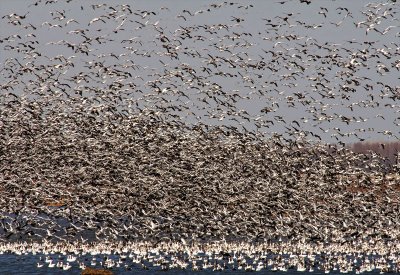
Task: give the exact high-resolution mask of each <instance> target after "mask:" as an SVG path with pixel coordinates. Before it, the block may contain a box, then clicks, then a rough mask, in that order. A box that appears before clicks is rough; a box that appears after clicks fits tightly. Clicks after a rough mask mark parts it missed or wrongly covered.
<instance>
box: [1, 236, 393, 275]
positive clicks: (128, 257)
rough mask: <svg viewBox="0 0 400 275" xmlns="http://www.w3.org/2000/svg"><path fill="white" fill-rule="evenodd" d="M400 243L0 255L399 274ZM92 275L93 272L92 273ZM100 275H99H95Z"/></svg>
mask: <svg viewBox="0 0 400 275" xmlns="http://www.w3.org/2000/svg"><path fill="white" fill-rule="evenodd" d="M399 246H400V242H399V241H398V240H397V241H396V242H394V243H391V244H389V245H388V244H387V243H385V242H382V240H380V239H379V238H374V239H371V240H370V242H369V245H368V246H366V245H365V244H364V243H362V242H353V243H351V244H344V243H329V244H328V243H325V244H322V243H320V244H315V243H314V244H312V243H308V242H306V241H305V240H302V241H299V242H289V243H288V242H282V241H278V242H264V243H262V244H250V243H248V242H234V243H228V242H226V241H217V242H211V243H192V244H190V245H189V244H187V243H178V242H159V243H157V244H154V243H153V242H146V241H144V242H127V243H126V242H124V243H120V242H112V243H107V242H106V243H101V244H100V243H97V244H83V243H80V242H76V243H57V244H54V243H48V242H44V243H41V244H38V243H27V242H22V243H12V244H11V243H8V244H3V245H0V254H3V253H15V254H16V255H27V254H33V255H35V256H36V257H37V258H38V261H37V263H36V266H37V268H39V269H45V268H49V269H59V270H70V269H72V270H79V269H81V270H84V271H85V270H88V271H89V272H88V274H89V273H90V271H92V272H93V271H94V272H96V270H97V271H98V270H99V269H98V267H100V268H102V269H100V270H101V271H103V272H104V274H112V273H106V272H107V271H108V270H115V271H118V272H123V271H128V272H140V271H142V270H150V271H167V270H174V271H177V270H192V271H230V272H232V271H239V272H240V271H262V272H265V271H272V272H292V271H297V272H314V271H315V272H316V273H319V274H321V273H322V274H323V273H325V274H328V273H330V272H332V273H356V274H361V273H364V272H377V271H379V272H380V273H393V272H395V273H398V272H400V255H399V254H398V253H397V252H395V251H398V248H399ZM83 274H84V273H83ZM94 274H96V273H94ZM98 274H100V273H98Z"/></svg>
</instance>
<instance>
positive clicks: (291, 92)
mask: <svg viewBox="0 0 400 275" xmlns="http://www.w3.org/2000/svg"><path fill="white" fill-rule="evenodd" d="M44 2H45V1H42V2H41V3H39V4H38V5H37V6H35V5H33V6H29V5H30V4H33V3H35V2H34V1H23V0H18V1H15V0H5V1H4V0H3V1H1V2H0V15H1V17H3V16H6V17H5V18H3V19H1V26H2V28H0V39H1V40H3V42H4V43H2V44H0V70H2V71H1V73H0V83H1V84H4V83H8V82H9V81H10V79H12V77H13V75H15V73H13V72H11V71H9V70H4V68H7V67H8V68H10V66H11V68H13V67H12V66H13V65H12V64H11V63H13V62H11V63H10V60H13V59H17V60H18V61H19V62H20V63H21V64H22V65H23V66H27V67H29V66H40V65H41V64H43V65H46V66H47V65H49V64H53V66H56V65H57V64H58V63H60V62H61V61H60V60H59V59H55V60H54V59H53V60H51V59H52V58H54V57H56V56H58V55H62V56H64V57H66V58H69V61H70V62H71V63H73V64H74V67H72V66H61V67H58V68H56V67H53V70H59V72H60V77H59V81H58V82H59V83H61V84H62V83H66V84H68V85H70V86H71V88H72V89H80V88H79V86H80V85H81V86H82V85H84V84H85V85H89V86H92V87H97V88H99V89H102V90H106V89H107V88H108V87H109V86H110V84H112V83H113V81H116V80H117V81H119V82H120V83H122V84H123V85H125V86H124V88H126V89H127V90H126V92H124V93H123V92H121V96H122V98H124V99H125V98H132V99H135V100H136V102H138V104H139V106H141V107H142V106H149V107H153V108H154V106H162V107H167V106H170V107H171V106H172V107H173V106H180V105H184V106H187V107H188V109H184V110H182V111H176V110H175V111H174V110H172V109H169V110H170V111H171V112H175V113H177V115H179V116H181V117H182V119H183V120H185V121H187V122H188V123H196V121H197V119H196V117H200V119H201V120H202V121H204V122H206V123H210V124H216V125H221V124H224V125H235V126H239V127H240V125H239V124H243V125H244V126H245V127H246V128H248V129H250V130H255V129H257V127H256V126H255V125H256V124H258V125H264V126H261V127H260V128H259V129H258V130H259V131H261V132H264V133H268V134H271V133H272V132H277V133H284V132H286V131H288V130H287V128H290V129H291V131H292V130H293V128H292V127H295V128H297V129H301V130H304V131H310V132H313V133H315V134H316V135H318V136H319V137H321V139H322V140H323V141H326V142H337V141H338V140H341V141H344V142H346V143H348V142H356V141H358V140H360V139H361V140H363V139H365V140H371V139H372V140H397V139H398V138H399V137H400V136H399V130H398V129H399V127H398V124H399V123H400V115H399V114H400V108H399V99H400V78H399V76H400V73H399V69H400V66H398V67H397V68H396V64H400V48H399V47H400V42H399V41H400V39H399V37H400V35H399V32H400V27H399V26H400V24H399V23H400V21H399V20H398V18H400V16H399V15H400V13H399V5H398V3H392V2H391V1H378V2H376V4H369V3H370V2H369V1H346V0H343V1H312V3H311V4H310V5H307V4H305V3H300V1H297V0H288V1H286V3H284V4H280V3H278V2H280V1H252V2H247V1H240V4H236V3H234V4H232V5H231V4H230V2H227V3H226V4H224V3H223V2H222V1H218V2H216V1H201V2H200V1H135V2H131V1H109V2H108V4H107V5H106V6H100V7H96V8H95V9H93V7H92V5H94V4H101V3H103V2H99V1H75V0H72V1H70V2H69V3H67V2H65V1H56V2H55V3H49V4H44ZM232 3H233V2H232ZM379 3H383V4H384V5H378V4H379ZM387 3H390V4H387ZM121 4H129V5H130V9H131V11H132V14H131V13H130V12H129V10H127V9H126V8H125V9H124V7H123V6H121ZM212 4H222V5H221V7H218V6H213V5H212ZM250 4H251V5H252V7H250V6H249V5H250ZM377 5H378V6H377ZM185 10H186V11H185ZM208 10H209V11H208ZM57 11H59V12H61V14H60V13H58V12H57ZM144 11H147V13H146V12H144ZM27 12H29V13H28V14H27V15H26V18H23V19H19V20H17V21H20V23H21V25H20V24H19V23H17V22H14V23H13V22H12V21H13V20H15V17H10V18H8V17H7V15H10V14H12V13H16V14H18V15H25V14H26V13H27ZM150 12H155V13H156V14H155V15H154V14H152V13H150ZM110 13H112V14H111V15H110ZM135 13H136V14H135ZM101 16H107V17H108V18H106V17H103V18H102V19H103V20H104V21H105V22H106V23H104V22H103V21H102V20H97V21H94V22H92V23H91V24H90V22H91V20H92V19H94V18H101ZM57 17H58V18H57ZM64 17H65V18H64ZM70 19H75V20H76V21H77V22H75V21H70V22H69V23H68V24H67V22H68V20H70ZM237 21H240V22H237ZM363 21H365V23H362V22H363ZM44 22H48V23H44ZM357 23H359V24H358V26H357ZM29 24H32V26H33V27H32V26H30V25H29ZM268 24H270V25H268ZM372 24H374V25H372ZM57 25H59V26H61V27H59V26H57ZM274 25H276V27H275V26H274ZM24 26H25V27H24ZM210 26H211V27H210ZM369 26H370V30H368V32H367V29H368V28H369ZM390 26H392V27H390ZM385 30H386V31H385ZM82 31H83V32H82ZM30 34H33V35H34V36H35V37H34V36H32V35H30ZM12 35H18V36H15V37H12ZM10 36H11V37H10ZM19 37H20V38H19ZM163 37H164V38H163ZM129 39H131V41H127V40H129ZM29 41H32V42H29ZM36 41H37V42H36ZM18 43H24V44H25V45H28V44H27V43H30V44H29V45H31V46H32V47H33V48H34V50H35V51H36V52H38V53H40V56H37V55H35V54H32V53H31V54H27V53H26V52H25V53H23V51H24V50H25V51H26V50H29V49H28V48H27V46H23V45H22V44H18ZM368 43H369V44H368ZM68 44H70V45H71V44H75V45H74V47H75V48H74V49H72V48H71V47H68ZM79 44H81V45H82V44H84V45H85V47H86V48H85V49H87V50H88V54H87V55H86V54H85V53H83V52H79V51H76V48H77V46H78V45H79ZM165 46H171V47H172V46H173V47H172V48H171V51H173V52H176V53H177V54H178V57H179V58H178V59H175V58H171V57H170V56H168V55H166V53H167V51H166V48H165ZM19 49H20V50H19ZM18 51H19V52H18ZM110 54H111V55H110ZM113 55H115V56H113ZM116 56H118V58H117V57H116ZM213 59H214V60H217V61H216V62H217V63H216V64H217V65H216V66H214V65H213V64H212V62H213ZM227 60H229V61H230V62H228V61H227ZM30 62H32V63H30ZM90 62H92V63H90ZM93 62H103V64H105V65H106V66H114V68H118V69H119V70H124V71H125V72H129V73H130V74H131V76H130V77H129V78H127V79H118V76H115V77H112V76H109V75H104V71H100V72H99V74H98V77H97V78H96V76H95V72H96V70H97V71H99V68H97V69H95V68H91V69H89V68H88V66H91V65H92V64H93ZM396 62H399V63H396ZM133 64H134V66H132V65H133ZM232 64H237V65H236V66H235V68H233V66H232ZM263 64H264V65H263ZM123 65H130V66H131V67H126V66H125V67H124V66H123ZM253 65H254V66H253ZM258 65H260V67H258V68H257V66H258ZM352 66H354V68H355V69H354V71H353V72H352V71H351V70H350V69H349V67H352ZM189 67H190V68H191V69H193V70H194V71H195V73H194V74H195V75H196V76H198V77H200V79H201V81H199V80H196V79H194V78H193V77H192V76H191V74H190V73H188V72H187V71H186V72H185V73H183V74H182V75H183V77H182V78H180V77H177V76H174V74H176V73H180V72H182V70H183V69H184V68H189ZM385 68H387V71H385ZM207 70H208V71H207ZM89 71H90V72H93V74H92V77H93V78H94V80H88V82H87V83H85V81H80V82H79V83H77V82H76V81H73V80H72V77H73V76H76V75H79V74H80V73H81V72H83V73H88V72H89ZM346 72H347V73H346ZM292 73H295V74H293V75H291V74H292ZM350 73H351V74H350ZM223 74H225V75H223ZM229 74H230V75H229ZM102 77H103V78H102ZM34 78H35V76H33V75H27V74H23V75H19V76H18V77H17V82H18V83H19V84H18V83H16V84H15V85H13V87H14V93H16V94H21V93H22V90H23V89H24V87H25V89H26V91H25V93H30V92H31V90H29V88H26V87H29V86H26V85H25V84H22V81H23V82H25V83H29V80H32V79H34ZM153 82H154V83H156V84H157V86H159V87H160V89H161V90H163V91H164V92H163V93H162V94H163V96H164V97H165V98H166V99H168V100H171V102H168V103H167V102H160V101H159V96H158V92H156V91H155V88H154V87H152V86H151V83H153ZM200 82H201V83H200ZM128 83H131V84H134V85H135V86H136V88H132V86H129V87H128V86H127V85H128ZM200 84H203V86H201V85H200ZM215 84H218V85H215ZM44 85H47V84H46V83H44ZM385 85H386V87H385ZM30 87H32V89H33V90H34V89H37V88H38V87H37V86H34V85H32V86H30ZM127 87H128V88H127ZM193 87H199V88H200V89H197V88H193ZM81 88H82V87H81ZM129 89H130V90H129ZM139 89H140V90H142V92H143V93H139V92H135V91H136V90H139ZM179 91H181V92H183V93H184V94H185V95H186V96H187V97H186V96H183V95H182V94H181V93H179ZM205 91H208V92H205ZM70 92H71V94H73V92H72V91H70ZM396 93H397V94H398V97H393V95H394V94H396ZM232 94H238V95H239V96H240V97H242V98H240V97H239V96H237V97H235V96H232ZM145 95H146V96H145ZM210 95H214V96H215V98H216V99H217V101H215V100H214V99H213V98H211V97H210ZM84 96H85V93H84ZM86 96H87V97H90V96H93V94H91V93H90V92H88V93H87V94H86ZM390 97H392V99H391V98H390ZM232 98H233V99H235V100H232ZM203 99H205V101H206V102H205V101H203ZM219 100H220V101H221V102H230V104H231V106H233V107H227V106H226V105H224V104H221V103H218V102H219ZM124 102H125V101H124ZM126 105H128V103H126ZM378 105H379V106H378ZM350 107H352V108H350ZM265 108H268V109H270V110H271V112H268V113H265V112H262V110H265ZM232 110H236V113H235V112H233V111H232ZM244 111H245V112H244ZM210 116H211V117H210ZM268 121H273V123H274V124H273V125H272V123H270V122H268ZM294 121H295V122H294ZM299 125H300V126H299ZM266 126H268V127H266ZM387 131H390V132H391V133H392V135H390V134H388V132H387ZM355 134H356V135H357V136H356V135H355ZM308 138H311V139H317V137H313V136H311V135H310V136H308Z"/></svg>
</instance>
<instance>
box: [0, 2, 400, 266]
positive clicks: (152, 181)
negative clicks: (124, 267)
mask: <svg viewBox="0 0 400 275" xmlns="http://www.w3.org/2000/svg"><path fill="white" fill-rule="evenodd" d="M346 3H347V2H345V1H343V2H340V1H336V2H333V3H331V4H330V6H329V7H320V6H319V5H321V4H322V3H319V2H318V4H317V3H315V2H314V1H304V0H300V1H297V0H292V1H291V0H285V1H278V2H276V3H274V5H276V6H277V7H278V8H281V9H282V13H281V14H278V15H276V16H275V15H274V16H273V17H265V14H264V15H262V14H259V13H257V5H256V4H248V5H247V4H240V3H235V2H229V1H228V2H221V3H212V4H211V3H203V4H204V6H203V7H202V8H201V9H200V10H197V11H195V10H190V9H189V8H183V9H182V10H179V8H178V7H163V6H160V7H158V8H157V9H153V10H145V9H138V8H137V6H135V5H133V4H132V5H129V4H117V3H116V4H112V3H105V4H93V5H90V4H87V3H81V2H79V1H74V0H67V1H56V0H46V1H43V0H40V1H37V2H34V3H32V5H30V6H29V7H28V9H26V12H24V11H23V12H19V11H18V12H12V13H9V14H5V15H3V14H2V15H1V23H2V25H6V26H8V28H7V30H2V35H3V34H6V35H5V36H3V37H0V47H1V55H0V65H1V66H0V196H1V198H2V199H1V200H0V238H1V240H2V243H4V247H6V246H7V247H8V248H7V249H5V251H10V248H9V245H16V244H15V242H21V241H28V242H30V243H32V242H40V243H41V242H43V241H45V242H46V243H47V242H54V243H68V242H72V241H74V242H75V241H79V243H81V244H86V243H87V242H92V241H93V242H96V243H99V242H104V241H110V242H112V241H113V242H125V243H130V242H137V241H148V242H151V243H153V244H154V245H155V246H156V247H157V245H159V244H165V243H170V244H171V243H172V244H174V245H178V246H179V245H183V246H185V247H190V245H194V244H206V243H208V242H213V241H218V240H226V241H227V242H228V243H229V244H230V245H231V247H234V246H236V245H237V244H242V245H244V244H245V243H247V244H249V243H254V244H259V243H266V242H271V243H270V244H271V246H275V245H279V246H280V247H281V248H280V250H279V251H278V252H281V254H285V255H286V254H289V253H283V251H292V252H293V255H295V254H296V253H297V252H296V251H297V248H296V245H291V244H293V243H296V242H300V241H301V240H305V242H306V244H304V245H305V246H307V245H308V243H312V244H316V245H318V244H320V245H323V246H324V249H325V250H324V249H319V248H318V249H317V248H315V250H313V251H312V252H310V253H317V252H318V251H319V252H321V251H322V250H323V251H324V253H325V254H327V255H329V256H327V257H326V258H324V259H322V258H319V259H320V260H318V261H319V262H320V263H321V265H318V266H320V267H321V268H322V269H324V270H328V269H329V270H330V269H334V268H338V265H339V266H343V268H344V267H346V268H348V269H349V270H350V268H351V269H352V270H353V269H356V268H358V269H359V271H361V270H368V269H370V268H372V267H371V266H372V265H374V266H377V263H372V262H370V261H365V260H366V259H367V258H363V260H362V262H363V263H366V265H365V266H363V265H360V264H359V263H360V262H358V260H357V259H356V258H355V257H358V256H357V255H362V253H364V254H365V253H367V252H366V251H369V249H371V247H374V245H375V244H376V243H380V244H381V248H382V247H385V246H386V247H387V248H389V247H391V248H393V249H392V250H390V249H389V250H390V251H389V250H385V249H384V248H382V249H383V252H382V251H381V250H380V251H377V250H374V253H376V254H378V255H384V256H382V257H384V259H385V261H383V262H382V266H383V265H387V264H388V261H390V267H388V268H389V269H390V270H397V271H398V266H397V267H396V262H395V260H396V261H397V259H398V258H396V257H398V254H396V253H398V243H397V241H396V240H398V239H399V238H400V227H399V225H400V216H399V214H398V213H399V211H400V207H399V203H400V201H399V198H400V197H399V192H400V184H399V177H398V172H399V170H400V166H399V163H398V162H397V163H390V164H388V162H387V160H385V158H383V157H381V156H379V155H378V154H376V153H374V152H369V153H354V152H352V151H351V150H349V149H348V148H346V146H345V145H346V143H347V142H349V141H351V140H352V141H364V140H368V139H369V138H371V137H384V138H388V139H389V140H398V139H399V136H398V131H397V130H394V129H398V126H399V125H400V123H399V120H400V117H398V113H400V108H399V107H400V105H399V104H398V102H399V99H400V86H399V85H398V83H399V82H398V79H400V78H399V77H398V76H399V70H400V59H399V56H400V44H399V43H398V42H397V41H399V40H398V37H400V32H399V31H400V29H399V22H400V20H399V14H400V13H399V10H400V8H399V5H398V4H397V3H396V2H395V1H380V2H377V3H364V4H363V5H359V4H358V5H356V6H357V7H358V8H359V7H361V8H362V10H352V9H351V6H352V5H349V6H345V5H346ZM324 4H325V2H324ZM340 5H342V6H340ZM343 5H344V6H343ZM177 9H178V10H179V11H178V12H177V13H176V10H177ZM290 10H292V11H290ZM293 10H296V11H298V12H293ZM2 12H3V11H2ZM302 12H303V13H302ZM308 12H313V13H314V14H313V16H310V18H304V16H305V15H306V14H308ZM310 14H311V13H310ZM258 15H259V16H258ZM71 16H73V17H71ZM38 18H43V20H46V21H44V22H39V21H38ZM315 18H317V22H313V21H312V20H313V19H315ZM257 20H258V21H257ZM206 21H207V22H208V23H207V24H206V23H205V22H206ZM252 26H253V27H252ZM175 27H176V28H175ZM349 29H351V30H352V31H354V33H352V35H354V36H355V37H359V38H358V39H357V38H354V39H351V38H349V39H347V38H345V39H339V38H338V39H337V40H339V41H335V40H333V41H329V40H324V39H326V38H329V37H326V32H329V33H330V34H331V36H332V37H335V35H337V36H338V37H340V35H341V34H343V35H344V36H346V33H344V30H345V31H346V30H347V32H348V30H349ZM7 32H9V34H7ZM357 35H358V36H357ZM321 37H322V38H321ZM320 38H321V39H320ZM321 40H322V41H321ZM396 116H397V117H396ZM364 126H366V127H364ZM328 141H330V142H328ZM327 243H328V244H337V246H335V247H340V248H342V249H344V250H343V251H344V252H346V251H347V250H346V249H347V248H348V247H353V246H357V245H359V247H358V250H357V251H354V253H355V254H353V256H352V257H351V258H346V257H344V256H338V255H336V254H333V252H332V251H335V253H341V252H340V250H337V251H336V250H335V249H336V248H333V247H332V246H330V245H327ZM38 245H39V244H38ZM20 246H21V243H19V244H17V247H20ZM347 246H348V247H347ZM260 249H261V248H260ZM42 250H43V249H42ZM13 251H20V249H19V248H18V249H16V250H13ZM165 251H166V252H165V253H167V254H168V253H169V252H168V251H169V250H168V249H167V250H165ZM229 251H232V250H229ZM254 251H256V252H257V253H258V254H257V253H256V254H254V253H249V254H248V255H247V256H246V257H250V258H251V257H253V258H254V257H256V258H257V260H254V261H253V260H252V262H251V263H249V262H247V260H248V259H249V258H246V257H244V258H241V259H240V253H241V252H240V251H239V250H238V252H237V254H232V252H229V253H228V252H227V254H226V255H225V254H224V253H222V254H221V255H219V256H218V258H215V257H217V256H215V257H214V256H212V257H214V258H211V259H210V258H209V257H211V256H209V255H203V254H202V255H203V256H199V255H197V254H196V253H194V254H193V251H191V252H190V251H189V252H188V251H186V252H185V253H186V254H185V253H183V254H185V255H186V256H184V255H183V254H182V253H181V254H180V256H179V257H183V258H184V259H185V261H183V262H182V263H185V264H183V266H184V267H185V268H186V267H188V266H189V267H190V268H193V269H195V268H200V267H201V266H203V267H206V268H214V269H216V270H219V269H226V268H231V269H232V268H235V269H239V268H244V269H246V268H248V269H252V270H253V269H257V266H258V263H260V267H258V268H260V269H261V268H267V267H269V268H271V269H272V268H276V269H279V270H284V269H286V270H287V269H288V268H291V267H293V266H295V267H297V269H298V270H301V269H305V270H307V271H311V269H312V268H313V267H314V266H315V265H314V262H313V261H312V257H309V256H307V257H301V258H299V257H298V256H293V257H292V258H291V257H289V258H288V257H283V256H282V257H280V256H276V257H277V258H273V259H271V258H268V257H269V256H268V257H267V256H266V254H262V253H263V251H264V250H262V249H261V250H257V249H256V250H254ZM343 251H342V252H343ZM264 252H265V251H264ZM380 252H382V253H383V254H382V253H381V254H379V253H380ZM386 252H387V253H386ZM218 253H219V252H218ZM393 253H394V254H393ZM125 254H126V253H125ZM277 254H279V253H277ZM317 254H318V253H317ZM140 255H141V256H140V257H139V256H138V255H136V254H135V255H133V254H132V257H128V258H133V257H135V258H134V260H135V261H138V263H139V264H140V263H142V264H143V261H146V263H148V262H150V261H149V257H150V256H149V254H143V255H142V254H140ZM163 255H164V254H163ZM393 255H394V256H393ZM153 256H154V255H153ZM153 256H152V257H153ZM164 256H165V255H164ZM164 256H163V257H164ZM138 257H139V258H138ZM154 257H161V255H159V254H157V256H154ZM172 257H173V256H171V255H170V254H169V256H168V257H166V256H165V257H164V258H163V259H164V260H165V261H166V262H168V265H167V264H165V266H166V267H167V268H170V265H172V263H174V264H175V265H178V266H179V264H178V260H176V261H175V262H174V261H173V260H172ZM179 257H178V256H177V257H175V259H179ZM198 257H200V258H201V261H202V264H201V265H199V266H198V265H197V264H194V262H196V259H197V258H198ZM206 257H208V258H209V260H208V262H207V261H205V258H206ZM318 257H319V256H318ZM324 257H325V256H324ZM360 257H361V256H360ZM200 258H199V261H200ZM160 259H161V258H160ZM243 259H244V260H243ZM246 259H247V260H246ZM321 259H322V260H321ZM43 260H44V259H43ZM164 260H162V259H161V263H162V262H163V261H164ZM314 260H315V258H314ZM350 260H352V261H354V262H353V264H351V263H350ZM46 261H47V260H46ZM360 261H361V260H360ZM156 262H157V261H156ZM179 262H180V261H179ZM47 263H49V261H47ZM50 263H52V264H54V262H50ZM108 263H111V264H116V263H115V262H113V261H108ZM152 263H153V264H152V265H154V260H152ZM187 263H189V265H188V264H187ZM241 263H243V264H241ZM256 263H257V264H256ZM305 263H306V264H305ZM357 263H358V264H357ZM86 264H87V263H83V265H86ZM103 264H104V263H103ZM119 264H123V261H122V262H119ZM368 264H371V266H369V265H368ZM39 265H40V263H39ZM65 265H67V264H62V265H61V264H60V266H61V267H62V268H64V266H65ZM161 265H162V264H160V266H161ZM175 265H174V266H175ZM68 266H69V264H68V265H67V266H66V267H65V268H66V269H68V268H69V267H68ZM346 268H344V269H346ZM396 268H397V269H396ZM384 270H386V269H384Z"/></svg>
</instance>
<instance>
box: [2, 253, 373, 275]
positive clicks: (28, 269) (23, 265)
mask: <svg viewBox="0 0 400 275" xmlns="http://www.w3.org/2000/svg"><path fill="white" fill-rule="evenodd" d="M92 257H93V256H92V255H83V256H80V257H78V258H77V260H76V261H75V262H71V263H70V264H71V269H69V270H63V269H61V268H56V267H53V268H49V267H48V266H47V265H48V264H47V263H44V261H43V260H44V259H45V258H46V255H43V254H36V255H32V254H28V255H15V254H3V255H0V274H2V275H3V274H4V275H7V274H12V275H14V274H32V275H33V274H43V275H44V274H49V275H50V274H51V275H53V274H80V273H81V272H82V270H81V269H80V268H79V263H78V261H79V262H84V263H85V264H86V265H87V266H89V267H91V268H95V269H96V268H97V269H100V268H101V267H100V266H99V261H100V260H102V259H104V258H105V257H108V258H110V259H113V260H117V259H118V256H117V255H96V258H97V264H96V266H90V262H91V260H92ZM51 258H52V259H53V260H54V262H57V261H63V262H64V263H66V262H67V261H66V258H67V256H66V255H62V254H53V255H51ZM40 259H42V261H41V262H42V263H44V266H43V267H41V268H38V267H37V266H36V265H37V263H38V262H39V261H40ZM125 264H127V265H128V267H129V268H131V269H130V270H127V269H126V267H124V265H125ZM108 270H110V271H111V272H112V273H113V274H160V273H161V274H220V273H225V274H231V273H234V274H245V273H246V274H248V273H249V272H246V271H243V270H232V269H226V270H223V271H212V268H211V269H208V270H201V271H193V270H191V269H190V268H188V269H186V270H181V269H171V270H167V271H164V270H161V268H160V267H150V268H149V269H148V270H144V269H143V268H142V267H140V265H139V264H135V263H132V260H131V259H129V258H127V259H126V260H125V261H122V264H121V267H113V268H111V269H108ZM255 273H256V274H271V273H274V274H277V275H283V274H287V275H288V274H304V273H307V274H325V273H324V272H323V271H321V270H318V269H316V270H315V271H314V272H312V273H309V272H298V271H296V270H290V269H289V270H288V271H287V272H282V271H272V270H271V269H267V270H262V271H258V272H255ZM329 274H343V273H340V272H339V271H338V270H336V271H334V270H332V271H330V273H329ZM347 274H356V273H355V272H349V273H347ZM363 274H379V270H374V271H372V272H364V273H363Z"/></svg>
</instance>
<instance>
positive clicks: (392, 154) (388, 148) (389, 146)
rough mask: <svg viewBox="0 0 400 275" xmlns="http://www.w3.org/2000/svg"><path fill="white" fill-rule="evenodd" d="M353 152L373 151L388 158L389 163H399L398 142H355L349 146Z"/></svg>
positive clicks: (399, 148) (399, 149)
mask: <svg viewBox="0 0 400 275" xmlns="http://www.w3.org/2000/svg"><path fill="white" fill-rule="evenodd" d="M349 147H350V148H349V149H351V150H352V151H353V152H355V153H362V154H369V153H371V152H374V153H376V154H378V155H380V156H381V157H384V158H386V159H388V160H389V162H390V163H391V164H396V163H400V155H399V154H400V142H398V141H392V142H379V141H373V142H371V141H369V142H367V141H364V142H356V143H353V144H351V145H350V146H349Z"/></svg>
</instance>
